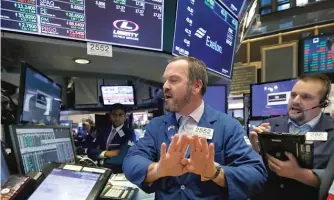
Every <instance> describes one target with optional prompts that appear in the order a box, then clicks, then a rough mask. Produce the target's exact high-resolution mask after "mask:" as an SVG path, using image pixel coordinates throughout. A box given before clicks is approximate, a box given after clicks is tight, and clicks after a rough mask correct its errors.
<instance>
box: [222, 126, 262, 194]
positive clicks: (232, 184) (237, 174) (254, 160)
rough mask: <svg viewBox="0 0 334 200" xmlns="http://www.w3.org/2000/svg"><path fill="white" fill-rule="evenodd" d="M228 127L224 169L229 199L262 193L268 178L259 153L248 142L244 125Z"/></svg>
mask: <svg viewBox="0 0 334 200" xmlns="http://www.w3.org/2000/svg"><path fill="white" fill-rule="evenodd" d="M227 129H229V130H227V131H226V133H228V134H227V136H228V138H226V139H225V140H226V141H227V142H226V143H225V164H226V166H222V169H223V170H224V173H225V179H226V184H227V189H228V195H229V199H247V198H249V197H252V196H254V195H256V194H258V193H260V191H261V190H262V188H263V186H264V183H265V182H266V179H267V171H266V168H265V166H264V164H263V162H262V158H261V157H260V156H259V154H257V153H256V152H255V151H254V150H253V149H252V148H251V147H250V146H248V145H247V144H246V142H245V140H244V135H245V132H244V130H243V129H242V127H241V126H240V125H239V124H236V125H234V126H230V127H228V128H227Z"/></svg>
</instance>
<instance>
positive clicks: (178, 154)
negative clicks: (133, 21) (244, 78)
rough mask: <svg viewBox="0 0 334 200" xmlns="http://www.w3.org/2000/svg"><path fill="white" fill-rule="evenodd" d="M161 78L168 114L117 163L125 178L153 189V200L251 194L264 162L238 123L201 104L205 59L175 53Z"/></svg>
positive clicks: (260, 184) (258, 187)
mask: <svg viewBox="0 0 334 200" xmlns="http://www.w3.org/2000/svg"><path fill="white" fill-rule="evenodd" d="M163 78H164V81H165V83H164V86H163V88H164V92H165V108H166V110H167V111H169V113H168V114H166V115H164V116H162V117H158V118H154V119H153V120H152V121H151V123H150V124H149V125H147V126H146V130H145V135H144V137H142V138H140V139H139V140H138V141H137V143H136V144H135V145H134V146H132V147H131V148H130V150H129V152H128V155H127V157H126V158H125V160H124V162H123V171H124V173H125V175H126V177H127V178H128V180H130V181H131V182H132V183H134V184H136V185H138V186H139V187H140V188H141V189H142V190H144V191H145V192H148V193H150V192H155V197H156V199H166V200H171V199H238V200H239V199H247V198H248V197H250V196H252V195H254V194H257V193H258V192H259V191H260V190H261V188H262V187H263V185H264V183H265V181H266V170H265V167H264V165H263V163H262V161H261V157H260V156H259V155H258V154H257V153H256V152H255V151H253V150H252V148H251V147H249V146H248V145H247V144H246V142H245V140H244V136H245V132H244V130H243V129H242V127H241V125H240V124H239V122H238V121H236V120H235V119H232V118H231V117H229V116H227V115H226V114H223V113H220V112H218V111H215V110H213V109H212V108H211V107H209V106H208V105H206V104H205V103H204V101H203V95H204V94H205V91H206V88H207V84H208V77H207V72H206V66H205V64H204V63H203V62H202V61H200V60H198V59H196V58H193V57H175V58H174V59H173V60H172V61H171V62H170V63H169V64H168V66H167V68H166V70H165V73H164V75H163ZM177 133H178V134H177ZM208 144H210V145H208Z"/></svg>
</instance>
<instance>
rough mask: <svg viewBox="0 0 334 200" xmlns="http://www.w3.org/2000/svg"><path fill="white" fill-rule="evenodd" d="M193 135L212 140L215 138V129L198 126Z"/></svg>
mask: <svg viewBox="0 0 334 200" xmlns="http://www.w3.org/2000/svg"><path fill="white" fill-rule="evenodd" d="M193 135H198V137H203V138H206V139H209V140H211V139H212V137H213V129H212V128H205V127H199V126H197V127H196V128H195V130H194V131H193Z"/></svg>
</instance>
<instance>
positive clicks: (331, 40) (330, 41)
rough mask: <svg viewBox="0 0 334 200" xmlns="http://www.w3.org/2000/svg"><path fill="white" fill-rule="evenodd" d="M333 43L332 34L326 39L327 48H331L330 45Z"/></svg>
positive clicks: (333, 36) (333, 37)
mask: <svg viewBox="0 0 334 200" xmlns="http://www.w3.org/2000/svg"><path fill="white" fill-rule="evenodd" d="M333 44H334V35H332V36H331V37H330V38H329V39H328V40H327V48H328V50H331V49H332V45H333Z"/></svg>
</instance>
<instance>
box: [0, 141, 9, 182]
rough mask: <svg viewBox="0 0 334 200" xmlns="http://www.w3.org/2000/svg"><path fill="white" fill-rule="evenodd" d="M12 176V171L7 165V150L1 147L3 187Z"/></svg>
mask: <svg viewBox="0 0 334 200" xmlns="http://www.w3.org/2000/svg"><path fill="white" fill-rule="evenodd" d="M9 176H10V171H9V168H8V164H7V159H6V153H5V149H4V148H3V146H2V145H1V186H2V185H3V184H5V183H6V182H7V180H8V178H9Z"/></svg>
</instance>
